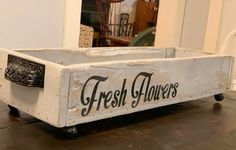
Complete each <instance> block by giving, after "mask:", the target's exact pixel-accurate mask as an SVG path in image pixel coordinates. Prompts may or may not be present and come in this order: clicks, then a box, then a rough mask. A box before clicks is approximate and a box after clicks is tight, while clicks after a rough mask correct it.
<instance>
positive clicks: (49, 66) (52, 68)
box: [0, 50, 62, 126]
mask: <svg viewBox="0 0 236 150" xmlns="http://www.w3.org/2000/svg"><path fill="white" fill-rule="evenodd" d="M8 54H11V55H15V56H18V57H21V58H25V59H27V60H31V61H34V62H37V63H41V64H45V65H46V67H45V81H44V88H35V87H24V86H21V85H18V84H15V83H12V82H10V81H8V80H6V79H5V78H4V71H5V69H6V67H7V59H8ZM61 70H62V68H61V67H59V65H56V64H53V63H50V62H46V61H43V60H40V59H37V58H34V57H31V56H27V55H24V54H21V53H18V52H14V51H9V50H1V51H0V100H2V101H3V102H5V103H6V104H9V105H12V106H14V107H16V108H18V109H19V110H21V111H24V112H26V113H28V114H30V115H32V116H34V117H36V118H39V119H40V120H43V121H45V122H47V123H49V124H51V125H54V126H58V124H59V99H60V96H61V95H60V90H61V88H60V86H61V85H60V79H61V77H60V76H61Z"/></svg>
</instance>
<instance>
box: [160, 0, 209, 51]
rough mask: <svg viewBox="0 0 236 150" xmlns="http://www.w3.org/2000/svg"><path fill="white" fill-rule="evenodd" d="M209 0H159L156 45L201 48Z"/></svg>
mask: <svg viewBox="0 0 236 150" xmlns="http://www.w3.org/2000/svg"><path fill="white" fill-rule="evenodd" d="M209 2H210V0H160V9H159V14H158V21H157V31H156V41H155V46H156V47H170V46H171V47H172V46H176V47H186V48H192V49H203V47H204V39H205V33H206V26H207V18H208V11H209Z"/></svg>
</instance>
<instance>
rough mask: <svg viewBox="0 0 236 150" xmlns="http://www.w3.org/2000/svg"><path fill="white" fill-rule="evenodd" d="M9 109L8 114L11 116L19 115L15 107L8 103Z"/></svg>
mask: <svg viewBox="0 0 236 150" xmlns="http://www.w3.org/2000/svg"><path fill="white" fill-rule="evenodd" d="M8 107H9V109H10V114H11V115H12V116H15V117H19V116H20V112H19V110H18V109H17V108H15V107H13V106H11V105H8Z"/></svg>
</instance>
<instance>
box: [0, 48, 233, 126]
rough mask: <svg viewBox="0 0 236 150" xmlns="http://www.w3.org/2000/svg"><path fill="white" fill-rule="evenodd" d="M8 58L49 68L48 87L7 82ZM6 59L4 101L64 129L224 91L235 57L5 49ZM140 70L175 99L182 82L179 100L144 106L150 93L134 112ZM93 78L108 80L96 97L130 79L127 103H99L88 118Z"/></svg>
mask: <svg viewBox="0 0 236 150" xmlns="http://www.w3.org/2000/svg"><path fill="white" fill-rule="evenodd" d="M8 54H14V55H17V56H19V57H22V58H25V59H28V60H32V61H35V62H38V63H41V64H45V65H46V73H45V87H44V88H43V89H41V88H30V87H23V86H20V85H16V84H14V83H11V82H10V81H8V80H6V79H4V70H5V69H6V67H7V55H8ZM55 56H56V57H55ZM0 61H1V63H0V70H1V71H0V85H1V86H0V99H1V100H2V101H4V102H5V103H7V104H10V105H13V106H15V107H17V108H18V109H20V110H22V111H25V112H27V113H29V114H31V115H32V116H35V117H37V118H39V119H41V120H43V121H45V122H48V123H50V124H52V125H54V126H57V127H63V126H72V125H75V124H80V123H84V122H90V121H95V120H99V119H103V118H108V117H113V116H118V115H123V114H129V113H133V112H137V111H142V110H146V109H150V108H155V107H160V106H164V105H169V104H174V103H179V102H184V101H189V100H196V99H199V98H203V97H208V96H211V95H215V94H219V93H224V92H226V91H227V90H228V89H229V87H230V83H231V76H232V74H231V73H232V63H233V58H232V57H231V56H227V55H213V54H209V53H204V52H201V51H194V50H188V49H178V48H166V49H156V48H142V47H139V48H134V47H133V48H113V49H111V48H97V49H71V50H65V49H64V50H62V49H45V50H43V49H38V50H15V51H10V50H0ZM140 72H146V73H147V74H152V75H151V79H150V87H151V86H152V85H154V86H159V85H164V86H165V85H166V84H172V89H171V91H170V94H171V95H172V94H173V93H174V91H175V90H174V88H173V85H176V83H178V87H176V90H177V93H176V96H171V95H170V96H169V98H167V99H162V98H160V99H159V100H158V101H153V100H151V101H150V102H144V95H141V98H140V102H139V104H138V105H137V107H135V108H132V107H131V104H132V102H133V101H134V100H135V99H136V98H134V96H132V95H131V89H132V85H133V82H134V79H135V77H136V76H137V75H138V74H139V73H140ZM92 76H100V77H106V78H107V79H106V81H101V82H100V83H99V85H98V90H97V93H96V95H95V97H96V99H98V96H99V93H100V92H108V91H113V92H114V91H115V90H121V88H122V84H123V82H124V79H126V83H125V86H124V89H126V90H127V95H126V97H125V102H126V103H125V105H124V106H123V107H116V108H111V107H109V108H108V109H104V107H103V106H104V99H102V101H101V107H100V108H99V110H96V108H97V102H98V101H95V102H94V104H95V105H94V106H93V107H92V109H91V112H90V113H89V114H88V115H87V116H82V115H81V111H82V110H83V108H85V106H83V105H82V99H81V93H82V88H83V87H84V86H85V82H86V81H87V80H88V79H89V78H90V77H92ZM143 79H144V78H143V76H141V77H139V78H138V79H137V82H136V84H135V88H134V89H135V90H138V88H140V85H141V83H142V82H143ZM95 83H96V82H95V80H91V82H88V84H87V86H86V88H85V98H86V97H89V96H91V92H92V91H93V88H94V86H95ZM146 86H147V80H146V81H145V82H144V87H146ZM150 87H149V88H150ZM145 91H146V90H143V91H142V92H143V93H145ZM112 100H114V97H112ZM108 104H110V102H109V103H108Z"/></svg>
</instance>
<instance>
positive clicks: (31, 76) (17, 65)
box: [5, 55, 45, 88]
mask: <svg viewBox="0 0 236 150" xmlns="http://www.w3.org/2000/svg"><path fill="white" fill-rule="evenodd" d="M44 73H45V65H42V64H39V63H36V62H33V61H29V60H26V59H23V58H20V57H17V56H13V55H8V63H7V68H6V69H5V79H7V80H9V81H11V82H13V83H16V84H19V85H23V86H27V87H40V88H43V87H44Z"/></svg>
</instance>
